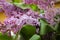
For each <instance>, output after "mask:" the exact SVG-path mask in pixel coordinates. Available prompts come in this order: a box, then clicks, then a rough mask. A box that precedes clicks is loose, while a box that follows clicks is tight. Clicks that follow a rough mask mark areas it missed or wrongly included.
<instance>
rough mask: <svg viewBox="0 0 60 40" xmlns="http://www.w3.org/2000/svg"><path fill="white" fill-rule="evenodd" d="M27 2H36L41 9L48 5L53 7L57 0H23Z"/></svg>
mask: <svg viewBox="0 0 60 40" xmlns="http://www.w3.org/2000/svg"><path fill="white" fill-rule="evenodd" d="M23 2H24V3H26V4H36V5H37V6H38V7H39V8H40V9H41V8H42V9H46V8H47V7H52V5H53V4H54V2H55V0H23Z"/></svg>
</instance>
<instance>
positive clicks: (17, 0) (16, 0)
mask: <svg viewBox="0 0 60 40" xmlns="http://www.w3.org/2000/svg"><path fill="white" fill-rule="evenodd" d="M12 1H13V2H14V3H19V2H22V0H12Z"/></svg>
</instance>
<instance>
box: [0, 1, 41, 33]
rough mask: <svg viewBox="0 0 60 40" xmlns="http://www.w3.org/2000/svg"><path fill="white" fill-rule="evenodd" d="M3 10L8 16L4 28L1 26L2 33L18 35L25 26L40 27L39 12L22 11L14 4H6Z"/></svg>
mask: <svg viewBox="0 0 60 40" xmlns="http://www.w3.org/2000/svg"><path fill="white" fill-rule="evenodd" d="M2 10H4V12H5V14H6V16H7V18H6V19H5V21H4V24H3V25H4V26H3V25H2V24H0V27H1V29H0V31H1V32H2V33H5V32H8V33H11V31H13V32H14V33H17V32H18V31H19V30H21V28H22V26H23V25H25V24H29V25H33V26H36V25H40V22H39V21H38V19H39V14H38V12H34V11H33V10H31V9H21V8H18V7H16V6H15V5H13V4H10V3H8V2H4V3H3V5H2Z"/></svg>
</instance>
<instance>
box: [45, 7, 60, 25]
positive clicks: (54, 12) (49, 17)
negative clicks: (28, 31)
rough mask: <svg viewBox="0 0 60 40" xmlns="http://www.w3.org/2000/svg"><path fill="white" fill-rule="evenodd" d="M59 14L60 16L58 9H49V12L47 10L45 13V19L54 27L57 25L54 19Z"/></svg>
mask: <svg viewBox="0 0 60 40" xmlns="http://www.w3.org/2000/svg"><path fill="white" fill-rule="evenodd" d="M57 14H59V15H60V10H59V9H57V8H49V9H48V10H46V13H45V18H46V19H47V21H48V22H49V23H50V24H51V25H54V24H56V22H55V21H54V20H55V19H54V17H55V16H56V15H57Z"/></svg>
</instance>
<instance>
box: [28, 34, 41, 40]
mask: <svg viewBox="0 0 60 40" xmlns="http://www.w3.org/2000/svg"><path fill="white" fill-rule="evenodd" d="M29 40H41V37H40V36H39V35H37V34H35V35H33V36H32V37H31V38H30V39H29Z"/></svg>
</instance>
